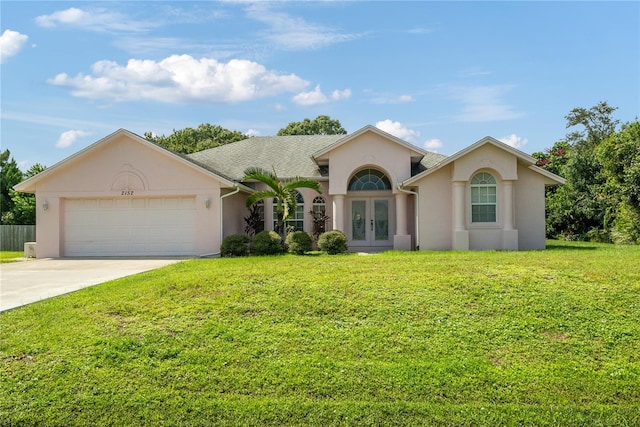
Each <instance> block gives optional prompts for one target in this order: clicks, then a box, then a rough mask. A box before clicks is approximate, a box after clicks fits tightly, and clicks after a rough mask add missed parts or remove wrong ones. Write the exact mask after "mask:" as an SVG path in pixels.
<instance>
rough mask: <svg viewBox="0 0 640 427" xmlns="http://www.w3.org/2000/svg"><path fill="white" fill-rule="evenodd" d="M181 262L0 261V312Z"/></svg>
mask: <svg viewBox="0 0 640 427" xmlns="http://www.w3.org/2000/svg"><path fill="white" fill-rule="evenodd" d="M178 261H181V259H177V258H172V259H169V258H166V259H163V258H161V259H146V258H124V259H120V258H104V259H97V258H82V259H78V258H56V259H53V258H45V259H36V260H26V261H20V262H12V263H4V264H0V311H5V310H9V309H12V308H15V307H20V306H22V305H26V304H30V303H33V302H36V301H40V300H43V299H46V298H51V297H54V296H57V295H62V294H66V293H69V292H73V291H77V290H78V289H82V288H85V287H87V286H93V285H97V284H99V283H103V282H107V281H109V280H114V279H118V278H120V277H125V276H130V275H132V274H137V273H141V272H143V271H149V270H153V269H156V268H159V267H163V266H165V265H169V264H173V263H175V262H178Z"/></svg>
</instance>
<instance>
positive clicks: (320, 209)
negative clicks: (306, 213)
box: [312, 196, 327, 216]
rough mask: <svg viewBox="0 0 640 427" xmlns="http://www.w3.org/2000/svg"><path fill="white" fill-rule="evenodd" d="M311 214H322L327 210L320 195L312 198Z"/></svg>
mask: <svg viewBox="0 0 640 427" xmlns="http://www.w3.org/2000/svg"><path fill="white" fill-rule="evenodd" d="M312 210H313V216H323V215H324V214H325V213H326V212H327V203H326V202H325V200H324V197H322V196H316V198H315V199H313V207H312Z"/></svg>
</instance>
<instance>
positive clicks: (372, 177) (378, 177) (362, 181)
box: [349, 169, 391, 191]
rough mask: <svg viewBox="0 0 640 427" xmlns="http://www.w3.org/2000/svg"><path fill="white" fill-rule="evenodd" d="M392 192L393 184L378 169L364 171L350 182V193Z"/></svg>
mask: <svg viewBox="0 0 640 427" xmlns="http://www.w3.org/2000/svg"><path fill="white" fill-rule="evenodd" d="M375 190H391V182H389V178H387V177H386V175H385V174H383V173H382V172H380V171H379V170H376V169H363V170H361V171H360V172H358V173H357V174H355V175H354V176H353V178H351V181H349V191H375Z"/></svg>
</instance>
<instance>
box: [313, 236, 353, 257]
mask: <svg viewBox="0 0 640 427" xmlns="http://www.w3.org/2000/svg"><path fill="white" fill-rule="evenodd" d="M318 249H320V250H321V251H323V252H326V253H328V254H330V255H335V254H341V253H343V252H346V251H347V236H345V235H344V233H343V232H342V231H338V230H333V231H327V232H326V233H322V234H321V235H320V237H319V238H318Z"/></svg>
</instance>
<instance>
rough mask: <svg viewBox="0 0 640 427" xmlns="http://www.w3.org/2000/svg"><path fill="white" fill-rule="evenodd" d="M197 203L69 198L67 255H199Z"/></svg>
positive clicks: (189, 199)
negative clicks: (196, 252) (196, 221)
mask: <svg viewBox="0 0 640 427" xmlns="http://www.w3.org/2000/svg"><path fill="white" fill-rule="evenodd" d="M195 236H196V230H195V198H194V197H171V198H135V199H69V200H67V201H66V203H65V255H67V256H146V255H194V254H195Z"/></svg>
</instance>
